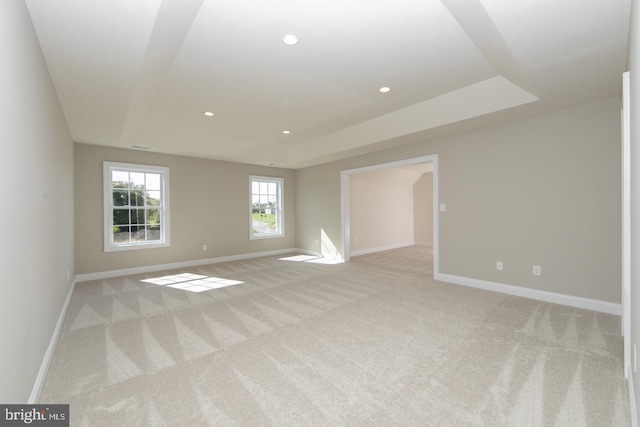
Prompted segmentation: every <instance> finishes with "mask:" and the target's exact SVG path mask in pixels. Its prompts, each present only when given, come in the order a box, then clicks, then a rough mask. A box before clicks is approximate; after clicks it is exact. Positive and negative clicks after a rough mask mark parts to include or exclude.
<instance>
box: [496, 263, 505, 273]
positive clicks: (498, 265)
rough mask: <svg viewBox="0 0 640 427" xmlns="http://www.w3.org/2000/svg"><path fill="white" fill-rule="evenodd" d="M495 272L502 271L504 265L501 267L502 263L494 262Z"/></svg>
mask: <svg viewBox="0 0 640 427" xmlns="http://www.w3.org/2000/svg"><path fill="white" fill-rule="evenodd" d="M496 270H498V271H502V270H504V265H502V261H496Z"/></svg>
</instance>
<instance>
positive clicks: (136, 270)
mask: <svg viewBox="0 0 640 427" xmlns="http://www.w3.org/2000/svg"><path fill="white" fill-rule="evenodd" d="M294 252H299V250H298V249H295V248H289V249H278V250H274V251H264V252H253V253H249V254H241V255H230V256H223V257H218V258H206V259H197V260H193V261H182V262H172V263H169V264H156V265H147V266H143V267H133V268H124V269H122V270H110V271H99V272H97V273H86V274H78V275H77V276H76V282H78V283H80V282H87V281H89V280H100V279H109V278H112V277H120V276H129V275H133V274H142V273H153V272H156V271H163V270H173V269H178V268H188V267H197V266H199V265H208V264H218V263H221V262H230V261H240V260H243V259H251V258H260V257H265V256H273V255H283V254H290V253H294Z"/></svg>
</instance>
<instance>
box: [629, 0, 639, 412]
mask: <svg viewBox="0 0 640 427" xmlns="http://www.w3.org/2000/svg"><path fill="white" fill-rule="evenodd" d="M630 27H631V33H630V36H629V74H630V79H631V84H630V87H631V304H630V306H631V337H630V338H631V343H632V345H633V344H635V345H636V346H640V263H638V257H639V256H640V221H638V218H640V192H639V191H638V189H640V145H639V144H640V123H639V122H638V120H637V117H638V112H640V34H639V33H638V31H639V30H638V29H639V28H640V5H639V4H638V2H637V1H635V0H634V1H633V3H632V7H631V25H630ZM632 351H633V347H632ZM631 358H632V363H633V353H632V354H631ZM631 370H632V371H633V366H632V367H631ZM630 381H632V382H633V387H634V389H635V402H636V416H637V417H638V418H640V412H638V410H640V374H638V372H631V378H630Z"/></svg>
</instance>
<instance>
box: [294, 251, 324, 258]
mask: <svg viewBox="0 0 640 427" xmlns="http://www.w3.org/2000/svg"><path fill="white" fill-rule="evenodd" d="M295 252H297V253H300V254H303V255H311V256H317V257H318V258H322V253H320V252H317V251H310V250H307V249H296V250H295Z"/></svg>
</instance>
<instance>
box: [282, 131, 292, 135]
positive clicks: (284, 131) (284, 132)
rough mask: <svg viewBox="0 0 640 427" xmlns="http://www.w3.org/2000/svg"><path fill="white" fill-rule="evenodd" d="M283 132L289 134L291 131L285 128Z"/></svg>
mask: <svg viewBox="0 0 640 427" xmlns="http://www.w3.org/2000/svg"><path fill="white" fill-rule="evenodd" d="M282 133H284V134H285V135H289V134H290V133H291V131H290V130H283V131H282Z"/></svg>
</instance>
